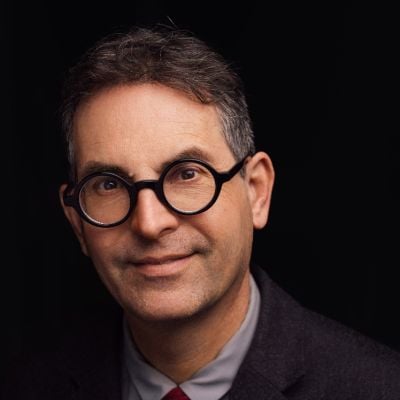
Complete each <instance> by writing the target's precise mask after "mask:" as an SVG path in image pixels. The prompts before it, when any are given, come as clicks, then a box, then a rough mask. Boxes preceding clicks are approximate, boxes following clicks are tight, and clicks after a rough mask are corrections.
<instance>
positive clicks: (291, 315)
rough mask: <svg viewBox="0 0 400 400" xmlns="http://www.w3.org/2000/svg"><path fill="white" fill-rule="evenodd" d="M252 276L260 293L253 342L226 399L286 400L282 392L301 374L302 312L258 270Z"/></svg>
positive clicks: (302, 345)
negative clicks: (258, 312)
mask: <svg viewBox="0 0 400 400" xmlns="http://www.w3.org/2000/svg"><path fill="white" fill-rule="evenodd" d="M252 273H253V276H254V278H255V280H256V283H257V285H258V287H259V289H260V293H261V309H260V317H259V321H258V325H257V329H256V333H255V336H254V338H253V342H252V344H251V347H250V349H249V351H248V354H247V356H246V358H245V360H244V362H243V364H242V366H241V368H240V369H239V372H238V374H237V376H236V379H235V381H234V384H233V386H232V389H231V392H230V399H232V400H235V399H240V400H245V399H260V400H261V399H271V400H272V399H274V400H275V399H276V400H278V399H282V400H283V399H286V397H285V396H284V392H285V391H286V390H288V389H289V388H290V387H291V386H293V385H294V384H295V383H296V382H297V381H298V380H299V379H300V378H301V377H302V376H303V375H304V373H305V362H304V338H305V337H304V325H303V322H302V321H303V318H302V314H303V310H302V307H301V306H299V305H298V304H297V303H296V302H295V301H294V300H293V299H292V298H291V297H290V296H288V295H287V294H286V293H285V292H284V291H282V290H281V289H280V288H279V287H278V286H277V285H276V284H274V283H273V282H272V281H271V279H270V278H269V277H268V275H267V274H266V273H265V272H264V271H263V270H262V269H261V268H259V267H257V266H253V267H252Z"/></svg>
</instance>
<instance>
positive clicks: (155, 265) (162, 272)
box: [133, 254, 193, 278]
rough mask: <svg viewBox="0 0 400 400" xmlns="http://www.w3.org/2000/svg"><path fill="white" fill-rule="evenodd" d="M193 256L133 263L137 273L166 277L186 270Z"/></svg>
mask: <svg viewBox="0 0 400 400" xmlns="http://www.w3.org/2000/svg"><path fill="white" fill-rule="evenodd" d="M192 257H193V254H182V255H175V254H174V255H169V256H164V257H145V258H142V259H140V260H137V261H135V262H134V263H133V265H134V266H135V267H136V269H137V271H138V272H140V273H141V274H143V275H145V276H146V277H154V278H157V277H166V276H171V275H176V274H179V273H181V272H182V271H183V270H185V268H186V266H187V264H188V263H189V262H190V260H191V258H192Z"/></svg>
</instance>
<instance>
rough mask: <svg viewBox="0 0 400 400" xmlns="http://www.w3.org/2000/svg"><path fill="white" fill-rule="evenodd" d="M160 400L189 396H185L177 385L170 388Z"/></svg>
mask: <svg viewBox="0 0 400 400" xmlns="http://www.w3.org/2000/svg"><path fill="white" fill-rule="evenodd" d="M161 400H190V399H189V397H187V396H186V394H185V392H183V391H182V389H181V388H180V387H179V386H177V387H176V388H173V389H172V390H170V391H169V392H168V393H167V394H166V395H165V396H164V397H163V398H162V399H161Z"/></svg>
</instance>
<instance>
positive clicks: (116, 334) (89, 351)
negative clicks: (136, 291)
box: [60, 307, 122, 400]
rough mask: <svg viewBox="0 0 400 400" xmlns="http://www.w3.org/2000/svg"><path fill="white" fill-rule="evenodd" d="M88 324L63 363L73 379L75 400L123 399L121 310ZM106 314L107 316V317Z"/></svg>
mask: <svg viewBox="0 0 400 400" xmlns="http://www.w3.org/2000/svg"><path fill="white" fill-rule="evenodd" d="M102 314H103V315H101V316H100V318H94V319H91V320H90V322H89V321H88V322H87V323H86V329H85V330H84V333H83V334H82V333H81V334H79V336H78V335H76V336H74V335H71V337H77V338H78V339H76V340H74V342H73V343H68V349H69V351H67V356H66V357H65V358H64V359H62V360H60V363H62V364H61V365H64V367H65V368H66V369H67V371H68V374H69V376H70V382H71V388H72V392H73V393H74V396H73V397H72V398H73V399H74V400H75V399H76V400H83V399H84V400H120V399H121V338H122V313H121V310H120V309H117V310H115V309H114V307H113V310H112V312H111V313H110V314H108V313H107V312H105V313H104V312H103V313H102ZM104 314H106V315H107V316H105V315H104Z"/></svg>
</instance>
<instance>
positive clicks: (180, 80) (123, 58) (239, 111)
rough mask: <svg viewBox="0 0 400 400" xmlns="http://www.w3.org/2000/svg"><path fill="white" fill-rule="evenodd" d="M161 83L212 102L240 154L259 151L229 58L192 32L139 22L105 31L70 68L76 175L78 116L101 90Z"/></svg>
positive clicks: (69, 136)
mask: <svg viewBox="0 0 400 400" xmlns="http://www.w3.org/2000/svg"><path fill="white" fill-rule="evenodd" d="M143 83H159V84H161V85H165V86H168V87H170V88H173V89H176V90H179V91H181V92H184V93H186V94H187V95H188V96H190V97H191V98H192V99H193V100H196V101H198V102H200V103H203V104H211V105H214V106H215V107H216V110H217V112H218V115H219V118H220V122H221V127H222V133H223V135H224V137H225V140H226V141H227V143H228V146H229V147H230V149H231V151H232V153H233V155H234V157H235V158H236V159H237V160H240V159H241V158H243V157H245V156H246V155H247V154H249V153H254V151H255V148H254V136H253V131H252V126H251V121H250V117H249V113H248V108H247V103H246V99H245V96H244V92H243V85H242V81H241V79H240V78H239V76H238V75H237V74H236V73H235V71H233V69H232V68H231V67H230V66H229V65H228V63H227V62H226V61H225V60H224V59H223V58H222V57H221V55H219V54H218V53H216V52H215V51H213V50H212V49H210V48H209V47H208V46H207V45H206V44H205V43H204V42H202V41H201V40H199V39H198V38H196V37H194V36H193V35H192V34H190V33H188V32H185V31H182V30H178V29H174V28H169V27H160V26H157V27H154V28H135V29H133V30H130V31H129V32H128V33H119V34H113V35H110V36H107V37H105V38H104V39H102V40H101V41H99V42H98V43H96V44H95V45H94V47H93V48H91V49H89V50H88V51H87V52H86V53H85V54H84V55H83V57H82V58H81V60H80V61H79V62H78V63H77V64H76V65H75V66H74V67H72V68H71V69H70V71H69V75H68V77H67V79H66V81H65V86H64V92H63V103H62V110H61V111H62V128H63V131H64V133H65V137H66V140H67V144H68V160H69V163H70V178H71V180H75V167H74V166H75V160H74V143H73V125H74V116H75V113H76V111H77V108H78V107H79V105H80V104H82V103H83V102H85V101H87V100H88V99H89V98H90V97H91V96H93V95H95V94H96V93H98V92H99V91H100V90H102V89H105V88H109V87H113V86H117V85H127V84H128V85H129V84H143Z"/></svg>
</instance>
